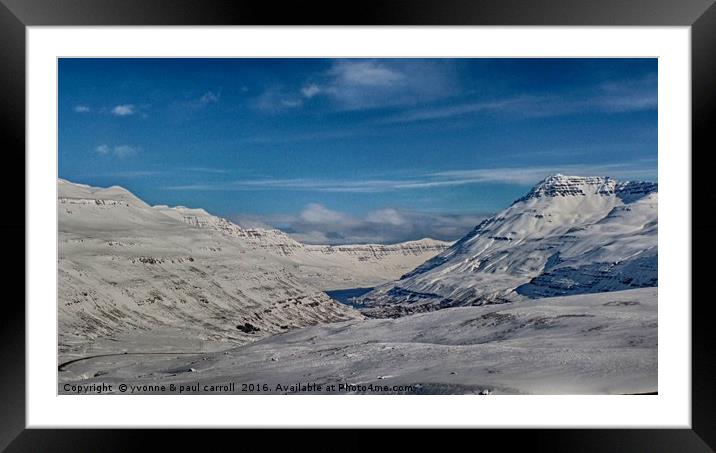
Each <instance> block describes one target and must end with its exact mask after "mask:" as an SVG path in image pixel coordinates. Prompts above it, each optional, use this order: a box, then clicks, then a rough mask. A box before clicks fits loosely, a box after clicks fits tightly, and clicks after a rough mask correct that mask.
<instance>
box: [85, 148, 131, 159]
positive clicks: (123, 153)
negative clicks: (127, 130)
mask: <svg viewBox="0 0 716 453" xmlns="http://www.w3.org/2000/svg"><path fill="white" fill-rule="evenodd" d="M138 151H139V148H138V147H136V146H130V145H116V146H109V145H106V144H105V145H99V146H97V147H96V148H95V152H97V153H98V154H102V155H105V156H106V155H110V154H111V155H114V156H116V157H119V158H120V159H121V158H125V157H129V156H133V155H135V154H137V152H138Z"/></svg>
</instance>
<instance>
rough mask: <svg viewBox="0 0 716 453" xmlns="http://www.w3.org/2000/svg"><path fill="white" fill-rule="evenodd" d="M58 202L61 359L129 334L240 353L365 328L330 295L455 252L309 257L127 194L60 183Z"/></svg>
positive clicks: (320, 252)
mask: <svg viewBox="0 0 716 453" xmlns="http://www.w3.org/2000/svg"><path fill="white" fill-rule="evenodd" d="M57 202H58V204H57V207H58V298H59V336H60V338H59V349H60V352H61V354H64V355H65V356H71V355H73V354H80V353H82V351H85V350H86V349H87V348H90V347H92V345H93V344H96V342H95V340H96V339H97V338H104V337H112V338H115V339H116V338H119V337H120V336H126V334H128V333H132V336H134V337H137V336H138V335H146V334H148V333H158V332H160V331H161V332H165V333H167V332H168V333H167V335H168V336H169V337H172V340H171V341H176V338H177V337H179V338H191V339H195V340H197V341H196V342H195V344H201V345H204V344H209V343H210V342H211V341H215V342H224V341H230V342H232V343H238V344H241V343H245V342H250V341H254V340H256V339H257V338H262V337H264V336H267V335H271V334H275V333H278V332H284V331H286V330H289V329H293V328H297V327H303V326H307V325H313V324H316V323H328V322H335V321H342V320H347V319H354V318H360V317H361V315H360V314H359V313H358V312H356V311H355V310H353V309H351V308H349V307H346V306H345V305H342V304H339V303H337V302H335V301H333V300H331V299H330V298H329V297H328V296H327V295H326V294H325V293H324V292H323V291H324V290H327V289H335V288H341V287H354V286H361V285H362V286H369V285H370V286H372V285H375V284H377V283H384V282H386V281H388V280H390V279H393V278H397V277H398V276H399V275H400V274H402V273H403V272H406V271H407V270H409V269H411V268H413V267H414V266H416V265H417V264H419V263H420V262H422V261H424V260H425V259H427V258H429V257H431V256H433V255H434V254H436V253H438V252H439V251H442V250H444V249H445V248H446V247H447V246H448V245H449V244H447V243H441V242H439V241H432V240H422V241H417V242H415V243H407V244H396V245H389V246H377V245H376V246H371V245H360V246H341V247H322V246H304V245H303V244H300V243H298V242H296V241H294V240H292V239H291V238H290V237H288V236H287V235H286V234H284V233H283V232H281V231H279V230H265V229H244V228H242V227H240V226H238V225H235V224H233V223H231V222H229V221H227V220H225V219H221V218H219V217H215V216H212V215H210V214H209V213H207V212H206V211H204V210H201V209H188V208H184V207H178V208H169V207H167V206H157V207H151V206H149V205H147V204H146V203H144V202H143V201H142V200H140V199H139V198H137V197H136V196H134V195H133V194H132V193H130V192H129V191H127V190H125V189H123V188H121V187H117V186H115V187H110V188H107V189H103V188H95V187H90V186H86V185H81V184H73V183H71V182H68V181H64V180H59V181H58V200H57ZM155 346H156V347H158V348H159V347H161V346H162V345H159V344H156V345H155ZM217 347H226V346H220V345H218V346H217Z"/></svg>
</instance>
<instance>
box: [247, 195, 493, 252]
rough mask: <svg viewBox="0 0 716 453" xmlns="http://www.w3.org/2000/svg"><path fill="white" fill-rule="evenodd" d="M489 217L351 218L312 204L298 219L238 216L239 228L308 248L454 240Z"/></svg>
mask: <svg viewBox="0 0 716 453" xmlns="http://www.w3.org/2000/svg"><path fill="white" fill-rule="evenodd" d="M485 217H486V215H481V214H440V213H425V212H415V211H408V210H400V209H396V208H384V209H379V210H375V211H371V212H368V213H367V214H366V215H365V216H361V217H359V216H355V215H349V214H347V213H344V212H340V211H335V210H332V209H329V208H326V207H325V206H323V205H320V204H317V203H312V204H309V205H307V206H305V207H304V209H303V210H302V211H301V212H300V213H299V214H298V215H295V216H286V215H279V216H272V215H267V216H263V217H257V216H237V217H235V219H234V220H235V221H236V222H237V223H239V224H240V225H244V226H250V225H264V226H265V225H271V226H273V227H276V228H280V229H282V230H283V231H286V232H287V233H289V234H290V235H291V236H292V237H294V238H295V239H296V240H298V241H300V242H303V243H307V244H367V243H374V244H385V243H396V242H404V241H409V240H415V239H422V238H425V237H432V238H435V239H442V240H455V239H458V238H460V237H462V236H464V235H465V234H466V233H467V232H468V231H470V230H471V229H472V228H473V227H474V226H475V225H477V224H478V223H480V221H482V220H483V219H484V218H485Z"/></svg>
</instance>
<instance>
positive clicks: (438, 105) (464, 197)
mask: <svg viewBox="0 0 716 453" xmlns="http://www.w3.org/2000/svg"><path fill="white" fill-rule="evenodd" d="M58 102H59V103H58V109H59V177H61V178H65V179H68V180H71V181H75V182H80V183H85V184H91V185H97V186H109V185H121V186H123V187H126V188H127V189H129V190H131V191H132V192H134V193H135V194H137V195H138V196H139V197H141V198H142V199H144V200H145V201H147V202H148V203H150V204H168V205H185V206H190V207H203V208H205V209H206V210H208V211H209V212H211V213H213V214H217V215H220V216H223V217H227V218H230V219H232V220H235V221H237V222H239V223H241V224H244V225H248V226H266V225H271V226H277V227H280V228H282V229H284V230H286V231H288V232H289V233H291V234H292V235H294V236H295V237H296V238H297V239H299V240H302V241H305V242H312V243H349V242H396V241H401V240H406V239H417V238H419V237H423V236H432V237H437V238H440V239H456V238H458V237H460V236H462V235H463V234H464V233H466V232H467V231H468V230H469V229H470V228H471V227H472V226H473V225H474V224H475V223H477V222H479V220H480V219H481V218H484V216H486V215H487V214H489V213H494V212H495V211H498V210H500V209H502V208H504V207H506V206H507V205H509V204H510V203H511V202H512V201H513V200H514V199H516V198H518V197H520V196H521V195H523V194H524V192H526V191H527V190H528V189H529V187H530V186H532V185H533V184H534V183H536V182H538V181H539V180H540V179H542V178H544V177H545V176H547V175H549V174H551V173H555V172H561V173H565V174H576V175H603V176H612V177H615V178H618V179H643V180H656V176H657V161H656V158H657V60H656V59H61V60H60V62H59V99H58Z"/></svg>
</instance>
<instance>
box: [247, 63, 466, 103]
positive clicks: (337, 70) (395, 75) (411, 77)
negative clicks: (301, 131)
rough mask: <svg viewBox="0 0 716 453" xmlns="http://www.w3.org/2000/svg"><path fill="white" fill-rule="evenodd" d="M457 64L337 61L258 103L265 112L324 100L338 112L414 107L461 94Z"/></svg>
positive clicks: (272, 90) (270, 90)
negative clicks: (301, 82) (456, 72)
mask: <svg viewBox="0 0 716 453" xmlns="http://www.w3.org/2000/svg"><path fill="white" fill-rule="evenodd" d="M453 65H454V63H453V62H447V61H435V60H416V59H345V60H334V61H333V62H332V63H331V66H330V67H329V68H328V69H327V70H325V71H323V72H318V73H315V74H311V75H310V76H309V77H307V80H306V81H305V83H303V84H302V85H301V86H300V87H299V88H290V87H277V86H272V87H269V88H268V89H266V90H265V91H264V92H263V93H262V94H261V95H260V96H258V97H257V98H256V102H255V105H256V107H258V108H259V109H260V110H263V111H266V112H280V111H286V110H289V109H293V108H297V107H302V106H304V105H307V104H308V101H309V100H311V99H314V98H317V97H321V98H323V99H326V100H328V101H329V102H330V104H331V105H332V106H333V107H334V108H337V109H338V110H364V109H371V108H383V107H391V106H404V105H415V104H417V103H420V102H426V101H431V100H435V99H440V98H443V97H446V96H449V95H454V94H457V92H458V91H459V90H458V89H457V85H458V84H457V78H456V77H455V73H454V72H455V71H454V68H453Z"/></svg>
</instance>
